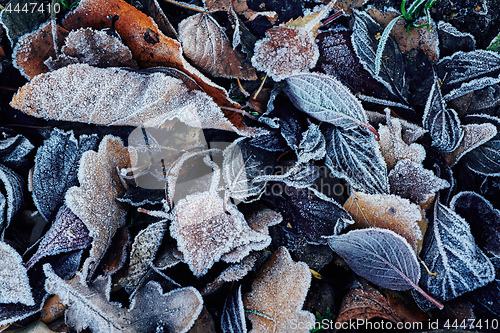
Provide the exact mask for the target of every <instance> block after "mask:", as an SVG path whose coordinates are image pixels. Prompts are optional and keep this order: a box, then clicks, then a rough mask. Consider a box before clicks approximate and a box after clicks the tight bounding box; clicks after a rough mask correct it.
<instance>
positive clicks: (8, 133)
mask: <svg viewBox="0 0 500 333" xmlns="http://www.w3.org/2000/svg"><path fill="white" fill-rule="evenodd" d="M33 148H35V146H33V144H32V143H31V142H30V141H29V140H28V139H27V138H26V137H25V136H24V135H22V134H17V133H15V132H14V131H12V130H9V129H7V128H0V163H2V164H3V165H4V166H6V167H7V168H9V169H12V170H17V171H18V172H19V170H24V169H25V168H26V165H27V164H31V156H30V155H31V154H30V153H31V152H32V151H33Z"/></svg>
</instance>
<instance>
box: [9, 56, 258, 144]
mask: <svg viewBox="0 0 500 333" xmlns="http://www.w3.org/2000/svg"><path fill="white" fill-rule="evenodd" d="M117 101H119V102H117ZM10 105H11V106H12V107H14V108H16V109H19V110H21V111H23V112H25V113H27V114H29V115H31V116H34V117H38V118H45V119H55V120H65V121H74V122H83V123H92V124H98V125H108V126H109V125H129V126H137V127H141V126H145V127H159V126H161V125H162V124H164V123H165V121H167V120H172V119H174V118H178V119H179V120H181V121H182V122H184V123H186V124H188V125H190V126H193V127H197V128H200V127H201V128H216V129H222V130H227V131H236V132H239V133H240V134H242V135H245V134H248V135H249V134H251V133H253V131H251V129H247V128H243V132H241V131H239V130H238V129H237V128H235V127H234V126H233V124H232V123H231V122H229V121H228V120H227V119H226V118H225V117H224V115H223V113H222V111H221V110H220V108H219V107H218V106H217V105H216V104H215V103H214V102H213V101H212V100H211V98H210V97H209V96H208V95H206V94H205V93H203V92H202V91H197V90H194V91H191V90H190V89H189V88H188V87H187V86H186V85H185V84H184V83H183V82H182V81H181V80H179V79H176V78H174V77H172V76H168V75H165V74H163V73H153V74H140V73H137V72H133V71H129V70H126V69H120V68H97V67H91V66H88V65H86V64H76V65H69V66H66V67H63V68H61V69H59V70H56V71H54V72H50V73H46V74H43V75H39V76H37V77H36V78H34V79H33V80H32V81H31V82H30V83H27V84H26V85H25V86H24V87H22V88H21V89H20V90H19V92H18V93H17V94H16V95H15V96H14V98H13V100H12V102H11V104H10Z"/></svg>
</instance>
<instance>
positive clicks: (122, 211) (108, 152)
mask: <svg viewBox="0 0 500 333" xmlns="http://www.w3.org/2000/svg"><path fill="white" fill-rule="evenodd" d="M129 163H130V160H129V154H128V151H127V149H126V148H125V147H124V146H123V143H122V142H121V140H120V139H119V138H117V137H114V136H111V135H107V136H105V137H104V138H103V140H102V141H101V143H100V145H99V150H98V151H97V152H95V151H87V152H85V153H84V154H83V155H82V158H81V159H80V168H79V170H78V180H79V182H80V186H73V187H71V188H70V189H69V190H68V191H67V192H66V205H67V206H68V207H69V208H70V209H71V210H72V211H73V212H74V213H75V214H76V215H77V216H78V217H79V218H80V219H81V220H82V222H83V223H84V224H85V226H86V227H87V228H88V229H89V233H90V236H91V237H92V238H93V242H92V248H91V250H90V256H89V258H87V260H86V261H85V264H84V273H85V274H86V273H89V275H92V272H93V271H94V269H95V268H96V266H97V264H98V263H99V261H100V260H101V258H102V256H103V255H104V253H105V252H106V249H107V248H108V246H109V244H110V243H111V238H112V237H113V235H114V234H115V232H116V230H117V229H118V228H120V227H121V226H123V225H124V223H125V215H126V213H127V208H126V207H125V205H123V204H121V203H119V202H117V201H116V198H118V197H121V196H123V194H124V193H125V191H126V188H125V187H124V185H123V183H122V180H121V178H120V175H119V174H118V169H122V168H127V167H129ZM87 269H88V272H87V271H86V270H87Z"/></svg>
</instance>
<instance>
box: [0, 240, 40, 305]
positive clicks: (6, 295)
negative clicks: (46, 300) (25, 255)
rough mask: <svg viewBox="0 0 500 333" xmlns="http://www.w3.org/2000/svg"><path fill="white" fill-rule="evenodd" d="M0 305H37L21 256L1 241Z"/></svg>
mask: <svg viewBox="0 0 500 333" xmlns="http://www.w3.org/2000/svg"><path fill="white" fill-rule="evenodd" d="M0 258H1V259H0V263H1V265H0V286H1V288H0V303H22V304H26V305H28V306H31V305H35V301H34V299H33V295H32V294H31V287H30V283H29V280H28V274H27V271H26V268H25V267H24V265H23V259H22V258H21V255H20V254H19V253H17V251H16V250H14V248H13V247H12V246H10V245H9V244H7V243H4V242H2V241H0Z"/></svg>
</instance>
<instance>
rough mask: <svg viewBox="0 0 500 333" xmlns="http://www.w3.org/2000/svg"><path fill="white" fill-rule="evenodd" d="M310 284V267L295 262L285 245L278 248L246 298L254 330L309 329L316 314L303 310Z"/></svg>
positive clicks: (304, 332)
mask: <svg viewBox="0 0 500 333" xmlns="http://www.w3.org/2000/svg"><path fill="white" fill-rule="evenodd" d="M310 285H311V272H310V271H309V267H308V266H307V265H306V264H304V263H303V262H297V263H294V262H293V261H292V258H291V257H290V253H289V252H288V250H287V249H286V248H285V247H280V248H279V249H278V250H276V252H275V253H274V254H273V256H272V257H271V259H270V260H269V262H267V263H266V264H265V265H263V266H262V267H261V269H260V270H259V273H258V275H257V277H256V278H255V279H254V280H253V282H252V292H250V293H248V294H245V295H244V297H243V304H244V306H245V309H246V310H247V317H248V318H249V319H250V321H251V322H252V327H253V328H252V332H295V333H299V332H303V333H306V332H309V328H310V327H312V326H313V324H314V315H313V314H312V313H310V312H309V311H303V310H301V309H302V305H303V303H304V301H305V299H306V295H307V291H308V289H309V286H310ZM248 310H251V311H250V312H248ZM293 322H295V323H297V324H298V325H296V326H295V327H292V323H293Z"/></svg>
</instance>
